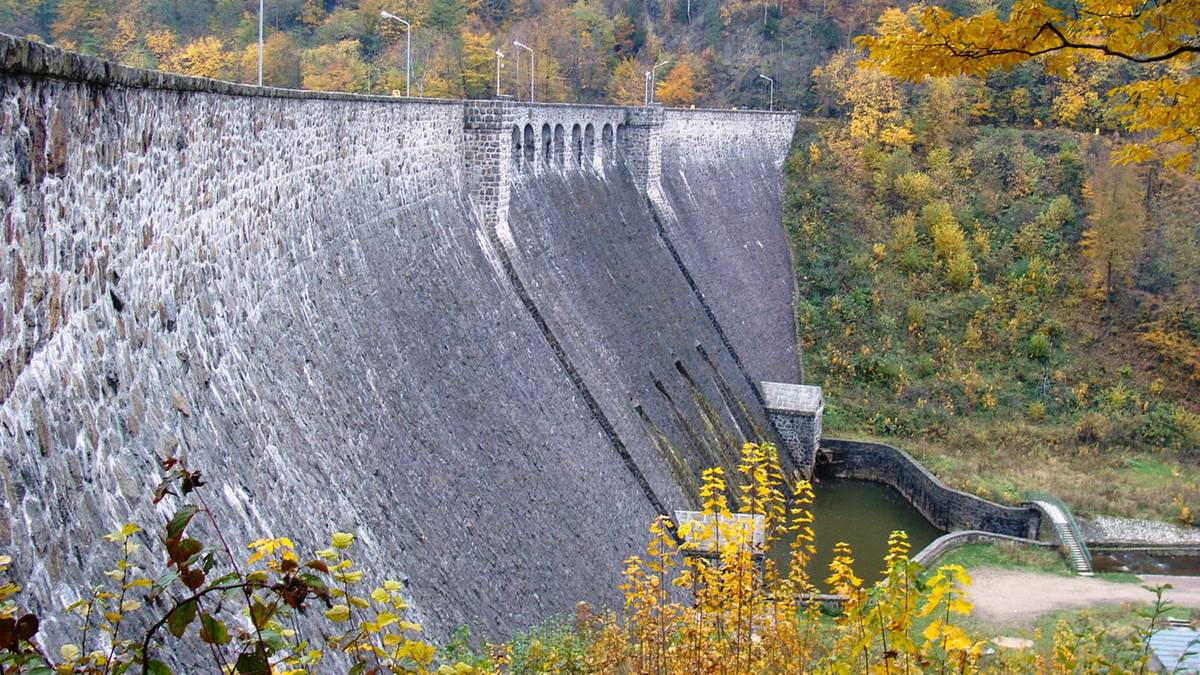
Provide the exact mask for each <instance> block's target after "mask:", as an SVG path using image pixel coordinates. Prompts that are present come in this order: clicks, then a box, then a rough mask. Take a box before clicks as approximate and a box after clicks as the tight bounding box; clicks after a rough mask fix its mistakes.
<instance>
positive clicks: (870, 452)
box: [817, 439, 1041, 539]
mask: <svg viewBox="0 0 1200 675" xmlns="http://www.w3.org/2000/svg"><path fill="white" fill-rule="evenodd" d="M821 449H822V450H825V451H828V452H830V453H831V454H832V457H833V461H832V462H831V463H828V464H818V466H817V471H818V475H821V474H825V475H833V476H836V477H838V478H857V479H862V480H873V481H877V482H880V483H885V484H887V485H891V486H892V487H894V488H896V489H897V490H899V491H900V494H902V495H904V497H905V498H907V499H908V500H909V501H910V502H912V504H913V506H915V507H917V510H918V511H920V512H921V513H922V514H923V515H924V516H925V517H926V518H928V519H929V522H931V523H933V524H934V525H935V526H937V527H938V528H940V529H943V530H946V531H947V532H953V531H956V530H982V531H984V532H991V533H994V534H1003V535H1008V536H1010V537H1019V538H1025V539H1036V538H1037V534H1038V526H1039V524H1040V522H1041V516H1040V515H1039V513H1038V511H1037V510H1036V509H1032V508H1013V507H1010V506H1001V505H1000V504H996V503H994V502H990V501H988V500H986V499H981V498H979V497H976V496H974V495H970V494H967V493H965V492H961V491H959V490H955V489H953V488H950V487H948V486H947V485H945V484H944V483H942V482H941V481H940V480H938V479H937V478H936V477H935V476H934V475H933V474H931V473H929V471H928V470H927V469H926V468H925V467H923V466H921V465H920V464H919V463H918V462H917V461H916V460H914V459H913V458H912V457H910V456H908V454H907V453H905V452H903V451H901V450H899V449H897V448H893V447H892V446H890V445H884V444H882V443H869V442H864V441H846V440H837V439H821Z"/></svg>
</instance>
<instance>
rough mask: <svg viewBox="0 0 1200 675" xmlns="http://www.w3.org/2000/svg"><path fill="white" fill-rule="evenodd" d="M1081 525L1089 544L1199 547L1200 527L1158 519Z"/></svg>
mask: <svg viewBox="0 0 1200 675" xmlns="http://www.w3.org/2000/svg"><path fill="white" fill-rule="evenodd" d="M1079 525H1080V527H1081V528H1082V529H1083V536H1084V538H1085V539H1087V542H1088V543H1089V544H1145V545H1163V546H1166V545H1177V544H1196V545H1200V528H1197V527H1188V526H1185V525H1176V524H1174V523H1164V522H1161V521H1157V520H1134V519H1132V518H1118V517H1117V516H1096V517H1095V518H1093V519H1091V520H1083V519H1080V521H1079Z"/></svg>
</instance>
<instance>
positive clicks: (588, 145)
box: [583, 122, 596, 166]
mask: <svg viewBox="0 0 1200 675" xmlns="http://www.w3.org/2000/svg"><path fill="white" fill-rule="evenodd" d="M595 161H596V127H594V126H592V123H591V122H588V125H587V126H586V127H584V128H583V164H584V165H585V166H591V165H592V164H594V163H595Z"/></svg>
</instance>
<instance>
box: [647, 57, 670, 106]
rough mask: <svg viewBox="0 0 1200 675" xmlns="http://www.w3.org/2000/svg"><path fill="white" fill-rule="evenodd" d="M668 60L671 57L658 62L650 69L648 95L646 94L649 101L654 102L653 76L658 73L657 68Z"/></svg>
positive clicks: (668, 61)
mask: <svg viewBox="0 0 1200 675" xmlns="http://www.w3.org/2000/svg"><path fill="white" fill-rule="evenodd" d="M670 62H671V59H667V60H666V61H663V62H662V63H659V64H657V65H655V66H654V67H653V68H651V69H650V95H649V96H647V99H648V100H649V102H650V103H654V78H655V77H656V76H657V75H658V69H659V68H662V67H663V66H665V65H667V64H668V63H670Z"/></svg>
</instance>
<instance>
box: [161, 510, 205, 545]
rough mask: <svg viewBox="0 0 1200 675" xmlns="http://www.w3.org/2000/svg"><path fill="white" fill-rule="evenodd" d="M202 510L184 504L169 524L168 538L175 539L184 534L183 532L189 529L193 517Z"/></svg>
mask: <svg viewBox="0 0 1200 675" xmlns="http://www.w3.org/2000/svg"><path fill="white" fill-rule="evenodd" d="M199 510H200V509H199V508H197V507H196V506H195V505H194V504H184V505H183V506H181V507H179V510H178V511H176V512H175V515H174V516H173V517H172V518H171V522H169V523H167V537H168V538H170V539H175V538H176V537H178V536H179V535H181V534H183V530H184V529H185V528H187V526H188V523H190V522H191V521H192V517H193V516H195V515H196V512H198V511H199Z"/></svg>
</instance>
